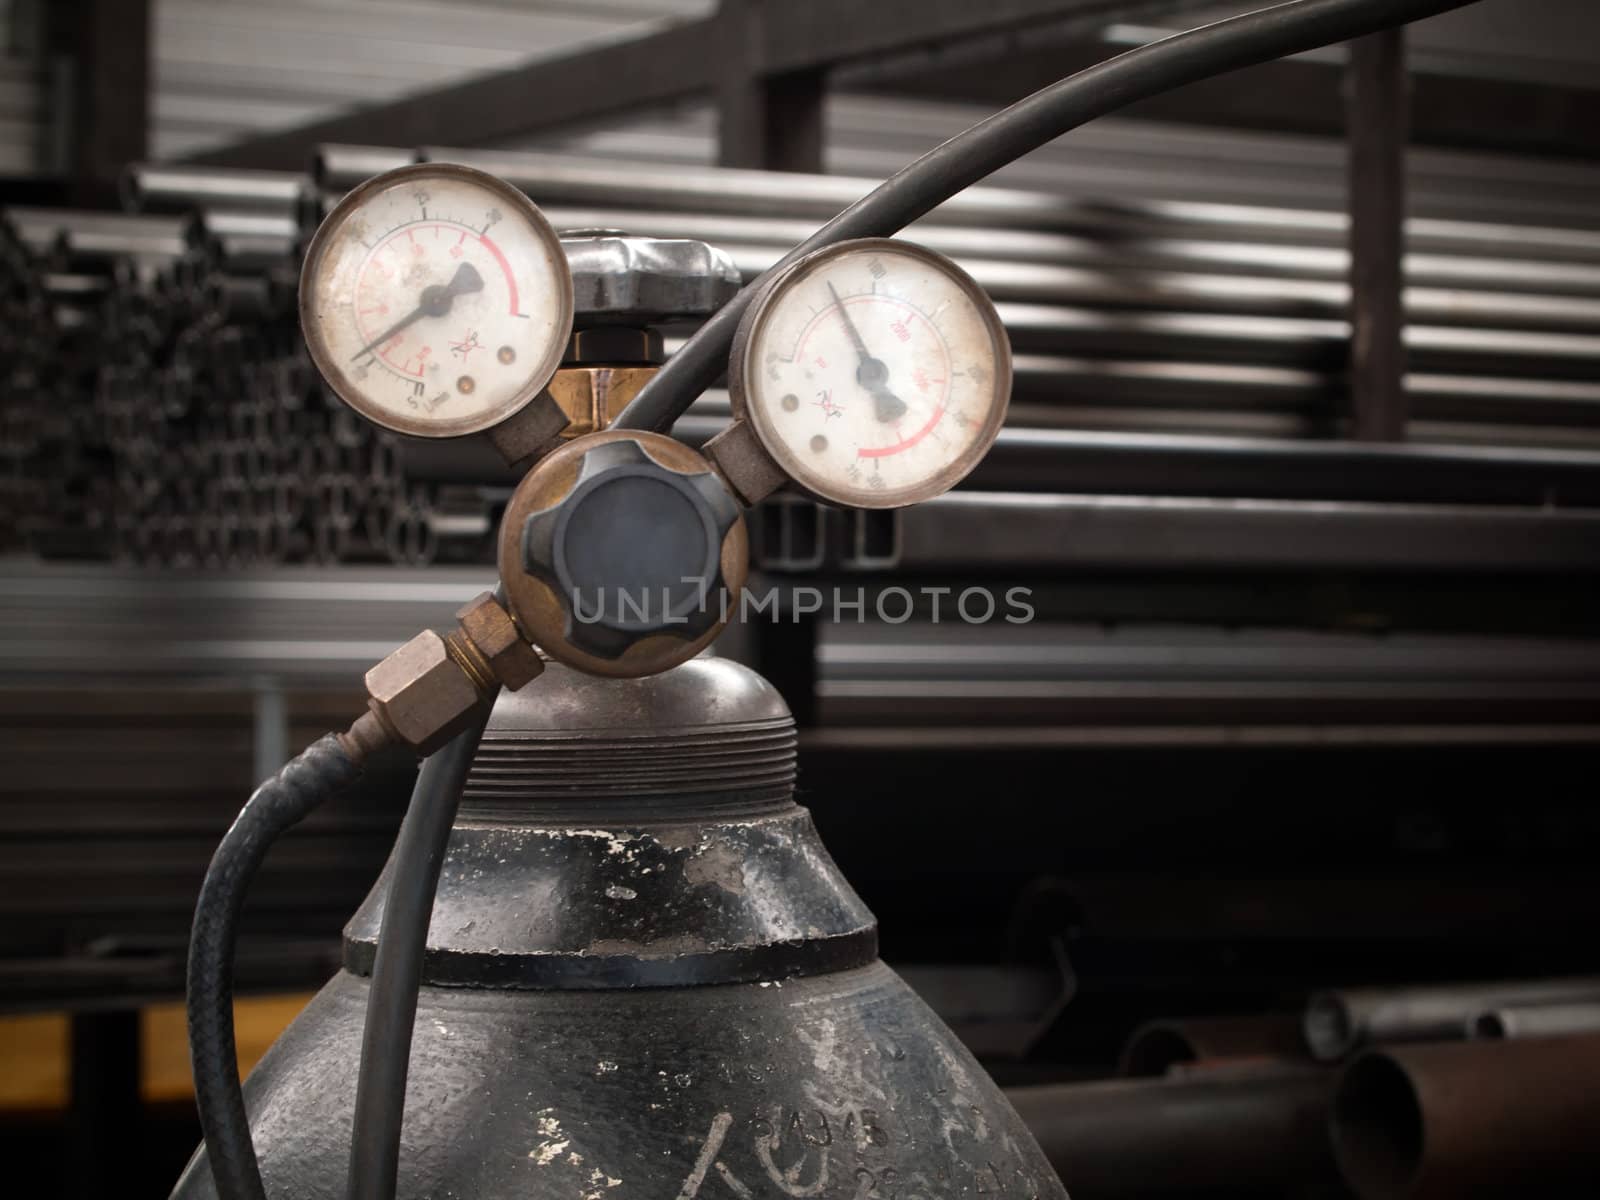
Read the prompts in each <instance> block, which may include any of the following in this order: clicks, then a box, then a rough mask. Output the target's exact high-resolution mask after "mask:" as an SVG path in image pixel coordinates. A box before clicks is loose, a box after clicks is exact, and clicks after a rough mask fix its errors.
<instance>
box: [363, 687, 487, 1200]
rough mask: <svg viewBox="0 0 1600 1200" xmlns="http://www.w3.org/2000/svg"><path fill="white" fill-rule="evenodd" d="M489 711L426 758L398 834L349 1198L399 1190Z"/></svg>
mask: <svg viewBox="0 0 1600 1200" xmlns="http://www.w3.org/2000/svg"><path fill="white" fill-rule="evenodd" d="M488 719H489V706H488V705H485V706H484V709H483V717H482V719H481V720H479V721H478V722H477V723H476V724H475V725H474V726H472V727H471V728H468V729H465V730H463V731H462V732H460V733H458V734H456V736H455V737H453V738H452V739H451V740H450V741H449V743H448V744H446V745H445V747H444V748H443V749H441V750H438V751H436V752H435V753H434V754H433V755H432V756H431V757H429V759H428V760H427V761H426V762H425V763H423V764H422V771H421V772H420V773H419V774H418V776H417V785H416V787H415V788H414V789H413V790H412V793H411V804H410V807H408V808H407V809H406V816H405V820H404V821H403V822H402V823H401V825H400V834H399V836H398V837H397V838H395V843H394V862H393V869H392V870H391V872H390V875H389V891H388V893H387V894H386V895H385V897H384V901H383V923H382V925H381V926H380V927H379V930H378V953H377V957H376V958H375V959H374V960H373V964H372V981H371V986H370V987H369V988H368V989H367V1019H366V1024H365V1025H364V1026H363V1028H362V1033H361V1070H360V1073H359V1074H358V1076H357V1079H356V1110H355V1130H354V1133H353V1134H352V1136H351V1140H350V1177H349V1178H350V1184H349V1192H348V1195H349V1197H350V1200H388V1198H389V1197H392V1196H393V1195H394V1194H395V1182H396V1179H397V1178H398V1175H399V1163H400V1124H401V1119H402V1117H403V1116H404V1114H405V1101H406V1076H407V1075H408V1074H409V1072H410V1066H411V1034H412V1028H413V1026H414V1025H415V1023H416V1017H417V989H418V988H419V987H420V986H421V982H422V961H423V957H424V955H425V954H426V952H427V946H428V925H429V922H430V920H431V918H432V915H433V898H434V894H435V892H436V891H437V890H438V887H439V870H440V868H441V867H442V866H443V865H444V852H445V847H446V845H447V844H448V843H449V841H450V829H451V827H452V826H453V825H454V824H455V819H456V809H457V808H458V807H459V806H460V803H461V789H462V786H463V785H464V784H465V783H466V780H467V772H468V770H469V769H470V768H471V766H472V759H473V756H474V755H476V754H477V752H478V741H479V739H480V738H481V737H482V736H483V727H484V725H485V724H486V723H487V721H488Z"/></svg>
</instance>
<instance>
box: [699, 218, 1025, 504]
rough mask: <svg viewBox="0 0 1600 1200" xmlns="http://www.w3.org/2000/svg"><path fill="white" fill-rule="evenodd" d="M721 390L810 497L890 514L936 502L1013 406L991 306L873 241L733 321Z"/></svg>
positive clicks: (833, 249)
mask: <svg viewBox="0 0 1600 1200" xmlns="http://www.w3.org/2000/svg"><path fill="white" fill-rule="evenodd" d="M734 360H735V361H734V364H733V371H732V376H731V380H730V383H731V386H732V390H733V392H734V400H735V404H736V405H737V406H738V411H739V414H740V415H741V416H744V417H745V418H746V419H748V420H749V421H750V423H751V425H752V426H753V427H754V429H755V431H756V434H757V436H758V437H759V438H760V439H761V443H762V445H763V446H764V447H765V448H766V450H767V452H768V453H769V454H771V455H772V457H773V458H774V459H775V460H777V462H778V465H779V466H781V467H782V468H783V470H784V471H785V472H786V473H787V474H788V475H789V477H790V478H791V479H793V480H794V481H795V482H796V483H798V484H799V485H800V486H801V487H803V488H805V489H806V490H807V491H809V492H811V493H812V494H814V495H816V496H818V497H820V498H822V499H824V500H831V501H833V502H835V503H838V504H845V505H850V506H852V507H856V508H895V507H899V506H901V505H905V504H912V503H915V502H916V501H919V500H926V499H928V498H929V497H931V496H937V495H939V494H940V493H942V492H945V491H948V490H949V489H950V488H951V487H953V486H954V485H955V484H956V483H958V482H959V481H960V480H961V479H962V478H963V477H964V476H965V475H966V474H967V473H968V472H969V471H971V470H972V468H973V467H974V466H975V465H977V463H978V461H979V460H980V459H981V458H982V457H983V455H984V454H985V453H986V452H987V451H988V449H989V447H990V445H991V444H993V442H994V439H995V436H996V435H997V434H998V433H999V431H1000V426H1001V424H1002V423H1003V422H1004V420H1005V412H1006V402H1007V399H1008V398H1009V396H1010V394H1011V347H1010V343H1009V342H1008V341H1007V339H1006V334H1005V329H1004V327H1003V326H1002V325H1001V324H1000V319H999V317H998V315H997V314H996V313H995V311H994V305H993V304H992V303H991V302H990V301H989V298H988V297H987V296H986V295H985V294H984V293H983V291H982V289H981V288H979V287H978V285H977V284H976V283H974V282H973V281H972V279H971V277H970V276H968V275H967V273H966V272H965V271H963V270H961V268H960V267H958V266H956V264H955V263H953V262H951V261H950V260H949V259H947V258H945V257H944V256H943V255H939V254H935V253H933V252H932V251H930V250H925V249H923V248H922V247H920V246H916V245H913V244H911V243H909V242H899V241H893V240H890V239H883V238H872V239H864V240H861V241H854V242H843V243H840V244H839V245H836V246H830V247H828V248H826V249H824V250H820V251H818V252H817V253H816V254H813V255H811V256H809V257H807V258H805V259H802V260H801V261H800V262H798V263H796V264H795V265H794V266H793V267H791V268H790V269H789V270H788V271H787V272H786V273H785V274H783V275H781V276H779V277H778V278H777V279H776V280H775V281H774V282H773V283H772V284H771V285H770V287H768V289H767V290H766V291H765V292H764V293H763V295H762V296H761V298H759V299H758V300H757V302H756V304H755V305H754V306H753V307H752V309H751V311H750V313H749V314H747V316H746V317H745V321H744V324H743V328H742V329H741V332H740V336H739V340H738V343H737V345H736V348H735V350H734Z"/></svg>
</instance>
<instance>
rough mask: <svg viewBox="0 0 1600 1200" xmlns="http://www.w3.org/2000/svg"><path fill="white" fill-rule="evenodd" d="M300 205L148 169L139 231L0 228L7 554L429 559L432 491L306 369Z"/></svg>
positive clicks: (135, 174) (264, 180)
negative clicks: (412, 481) (12, 549)
mask: <svg viewBox="0 0 1600 1200" xmlns="http://www.w3.org/2000/svg"><path fill="white" fill-rule="evenodd" d="M301 191H302V181H301V180H300V178H299V177H298V176H294V175H280V174H274V173H267V172H242V171H241V172H222V171H200V170H195V169H193V168H181V167H160V168H155V167H136V168H134V169H132V170H131V171H130V172H129V174H128V177H127V182H126V187H125V198H126V202H127V205H128V207H130V208H132V209H135V210H137V211H136V212H135V213H131V214H115V213H99V212H79V211H72V210H64V209H16V208H13V209H9V210H7V211H6V213H5V221H4V227H5V230H6V236H5V240H4V251H3V268H0V269H3V270H4V273H5V274H4V279H3V289H4V303H5V315H6V318H7V319H6V321H5V327H6V331H7V332H6V335H5V336H6V338H7V344H6V347H5V349H6V351H7V354H6V358H7V362H8V364H9V379H8V383H9V386H8V388H7V398H6V403H5V409H4V411H5V418H4V426H3V430H4V440H3V445H4V451H5V468H6V471H5V484H4V489H5V490H4V492H3V496H4V503H5V511H4V514H3V517H4V528H5V535H4V536H5V537H6V540H7V541H8V542H9V543H10V544H12V545H15V544H17V543H21V544H25V545H27V546H28V547H30V548H31V549H34V550H35V551H37V552H40V553H44V554H46V555H52V556H63V557H112V558H117V559H124V560H131V561H134V562H139V563H160V564H166V565H172V566H210V567H220V566H241V565H248V564H255V563H273V562H282V561H313V562H323V563H332V562H344V561H394V562H402V563H410V564H420V563H424V562H427V561H430V560H431V559H432V558H433V557H434V553H435V550H436V545H437V538H436V537H435V535H434V531H433V527H432V524H431V523H430V522H431V519H432V514H433V510H434V492H433V489H432V488H425V487H417V488H410V487H408V486H407V484H406V481H405V479H404V477H403V476H402V475H401V473H400V469H399V466H398V456H397V455H396V453H395V449H394V445H393V442H392V440H391V439H389V438H387V437H386V436H383V435H380V434H378V433H377V432H376V431H374V430H373V428H372V427H371V426H370V425H368V424H367V423H365V422H362V421H360V420H357V419H356V418H355V417H354V416H353V415H352V414H351V413H349V412H348V410H347V409H345V407H344V406H343V405H342V404H340V403H338V401H337V400H336V399H335V398H334V397H332V396H331V395H329V394H327V393H326V392H325V390H324V388H323V386H322V384H321V382H320V380H319V379H318V377H317V375H316V372H315V371H314V369H313V368H312V367H311V365H310V362H309V360H308V359H307V358H306V355H305V351H304V346H303V344H302V342H301V339H300V337H299V334H298V330H297V327H296V323H295V303H294V301H295V291H296V284H297V279H298V265H299V254H300V243H301V235H302V229H301V224H300V218H301V212H300V205H299V198H300V195H301ZM152 210H160V211H159V212H155V211H152Z"/></svg>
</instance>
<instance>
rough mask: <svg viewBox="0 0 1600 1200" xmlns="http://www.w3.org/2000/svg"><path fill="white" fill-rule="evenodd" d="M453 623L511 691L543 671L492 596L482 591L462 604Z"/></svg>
mask: <svg viewBox="0 0 1600 1200" xmlns="http://www.w3.org/2000/svg"><path fill="white" fill-rule="evenodd" d="M456 620H457V621H459V622H461V632H462V633H464V634H465V635H466V637H467V639H468V640H469V641H470V642H471V643H472V644H473V646H474V647H475V648H476V649H477V651H478V653H479V654H481V655H482V656H483V660H484V662H486V663H487V664H488V666H489V670H490V672H491V673H492V674H493V675H494V677H495V678H496V679H498V680H499V681H500V683H501V684H502V685H504V686H505V687H508V688H510V689H511V690H512V691H513V692H514V691H516V690H517V689H518V688H520V687H522V686H523V684H526V683H529V682H531V681H533V680H535V679H537V678H538V677H539V676H540V674H541V673H542V672H543V671H544V660H543V659H541V658H540V657H539V653H538V651H536V650H535V649H534V648H533V647H532V646H531V645H529V644H528V642H527V641H526V640H525V639H524V638H523V636H522V632H521V631H520V630H519V629H518V628H517V625H516V622H515V621H513V620H512V619H511V614H510V613H508V612H507V611H506V610H505V609H503V608H501V607H500V604H499V602H498V601H497V600H495V598H494V595H493V593H490V592H484V593H482V594H481V595H479V596H477V597H475V598H474V599H473V600H472V601H471V602H470V603H468V604H466V605H464V606H463V607H462V608H461V610H460V611H459V612H457V613H456Z"/></svg>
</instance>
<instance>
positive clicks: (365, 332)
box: [356, 221, 522, 376]
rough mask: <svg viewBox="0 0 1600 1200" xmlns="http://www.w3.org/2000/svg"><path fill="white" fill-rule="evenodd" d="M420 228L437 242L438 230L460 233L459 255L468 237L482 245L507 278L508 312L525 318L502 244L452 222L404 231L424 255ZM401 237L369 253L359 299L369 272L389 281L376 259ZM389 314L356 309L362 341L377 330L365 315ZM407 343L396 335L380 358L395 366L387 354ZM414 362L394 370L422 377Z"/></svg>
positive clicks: (380, 308) (455, 248)
mask: <svg viewBox="0 0 1600 1200" xmlns="http://www.w3.org/2000/svg"><path fill="white" fill-rule="evenodd" d="M418 229H432V230H433V231H434V232H433V236H434V237H435V238H436V239H437V238H438V236H439V231H440V230H442V229H454V230H460V233H461V236H460V237H459V238H457V239H456V244H455V246H453V247H452V248H451V249H452V251H453V252H455V253H456V254H459V252H460V247H461V246H462V245H463V244H464V243H465V242H466V240H467V239H468V238H469V237H470V238H472V239H473V240H474V241H476V242H477V243H478V244H479V245H481V246H482V247H483V248H484V249H485V250H487V251H488V252H489V255H490V257H491V258H493V259H494V261H495V263H496V265H497V266H499V268H500V273H501V274H502V275H503V276H504V277H505V281H506V291H507V293H508V298H509V306H508V308H507V310H506V311H507V312H509V313H511V315H513V316H521V315H522V313H521V307H522V305H521V296H520V294H519V293H518V291H517V278H516V275H515V274H514V273H513V272H512V270H511V262H510V260H509V259H508V258H506V254H505V251H503V250H502V249H500V247H499V245H497V244H496V242H495V241H494V239H493V238H491V237H489V236H488V235H487V234H483V233H479V232H478V231H477V230H475V229H462V228H461V226H460V225H456V224H452V223H449V222H441V221H435V222H431V223H428V224H423V225H416V226H413V227H412V228H410V229H406V230H404V231H403V235H404V237H405V238H406V239H407V240H408V241H409V242H410V243H411V245H412V246H413V248H414V249H415V250H416V252H417V253H418V254H423V253H425V251H424V249H423V247H422V245H421V244H420V243H418V242H417V240H416V233H417V230H418ZM401 237H402V234H400V233H396V234H395V235H394V236H393V237H391V238H389V239H388V240H387V241H384V242H380V243H379V244H378V245H377V246H376V247H375V248H374V249H373V250H372V252H371V253H370V254H368V256H367V261H366V262H365V263H364V264H362V267H361V271H360V273H359V274H358V275H357V277H356V295H358V296H359V295H360V294H361V285H362V281H363V280H364V279H365V278H366V274H367V272H368V270H371V271H372V272H373V274H374V275H376V276H377V277H378V278H380V279H388V278H390V277H391V276H392V275H393V272H392V271H390V270H389V269H388V268H387V267H385V266H384V265H383V264H382V263H380V262H378V261H376V260H377V256H378V255H379V254H381V253H383V252H384V251H385V250H390V251H393V250H394V247H395V243H396V242H398V241H400V240H401ZM388 311H389V308H388V305H378V306H376V307H374V308H363V309H358V310H357V312H356V330H357V332H359V333H360V334H361V338H362V341H363V342H366V341H369V340H370V339H371V337H372V334H373V333H374V332H375V330H371V329H369V328H368V327H367V325H366V323H365V322H364V321H362V320H361V318H362V317H363V316H366V315H370V314H372V313H378V314H380V315H382V314H386V313H387V312H388ZM404 340H405V335H404V334H403V333H402V334H400V335H397V336H396V337H394V338H392V339H391V340H390V341H389V342H387V343H385V345H384V347H383V350H382V351H381V352H380V354H379V357H381V358H382V359H383V360H384V362H386V363H389V365H390V366H391V367H394V366H395V364H393V363H392V362H389V359H388V354H389V352H390V351H392V350H394V349H396V348H397V347H398V346H399V345H400V343H401V342H403V341H404ZM411 361H412V360H411V359H410V358H407V359H406V365H404V366H400V367H395V369H396V370H398V371H399V372H400V373H401V374H404V375H413V374H414V375H418V376H420V375H421V374H422V370H421V368H418V369H417V370H416V371H412V370H411V369H410V363H411Z"/></svg>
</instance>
